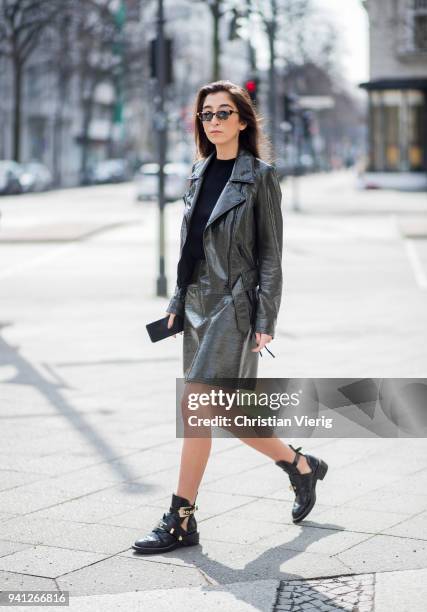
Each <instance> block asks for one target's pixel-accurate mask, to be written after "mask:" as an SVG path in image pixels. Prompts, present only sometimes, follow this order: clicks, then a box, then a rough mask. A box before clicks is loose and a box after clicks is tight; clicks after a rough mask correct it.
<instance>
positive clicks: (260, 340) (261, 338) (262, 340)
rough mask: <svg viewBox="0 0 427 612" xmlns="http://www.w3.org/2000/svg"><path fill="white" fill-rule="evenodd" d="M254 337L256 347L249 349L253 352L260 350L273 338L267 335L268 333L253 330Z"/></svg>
mask: <svg viewBox="0 0 427 612" xmlns="http://www.w3.org/2000/svg"><path fill="white" fill-rule="evenodd" d="M255 338H256V343H257V344H258V347H257V348H254V349H251V350H252V352H253V353H259V351H261V350H262V349H263V348H264V347H265V345H266V344H268V343H269V342H271V341H272V340H273V336H269V335H268V334H262V333H260V332H255Z"/></svg>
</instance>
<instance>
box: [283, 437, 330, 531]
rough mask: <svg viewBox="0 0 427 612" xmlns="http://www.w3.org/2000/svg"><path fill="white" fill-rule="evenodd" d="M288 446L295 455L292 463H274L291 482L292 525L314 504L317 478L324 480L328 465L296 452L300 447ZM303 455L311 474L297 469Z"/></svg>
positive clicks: (304, 515)
mask: <svg viewBox="0 0 427 612" xmlns="http://www.w3.org/2000/svg"><path fill="white" fill-rule="evenodd" d="M289 446H290V447H291V448H292V450H294V451H295V453H296V455H295V458H294V460H293V462H292V463H291V462H290V461H283V460H282V461H276V462H275V463H276V465H278V466H279V467H280V468H282V470H284V471H285V472H287V473H288V476H289V480H290V481H291V484H290V485H289V488H290V489H293V490H294V492H295V502H294V505H293V508H292V520H293V522H294V523H299V522H300V521H302V519H303V518H305V517H306V516H307V515H308V513H309V512H310V511H311V510H312V508H313V506H314V504H315V503H316V481H317V479H318V478H320V480H323V479H324V477H325V474H326V472H327V471H328V465H327V463H325V462H324V461H323V460H322V459H318V458H317V457H314V456H313V455H305V454H304V453H300V452H298V451H299V450H300V449H301V448H302V446H299V447H298V448H294V447H293V446H292V444H289ZM303 454H304V457H305V458H306V459H307V463H308V465H309V466H310V468H311V472H309V473H308V474H301V473H300V472H299V471H298V469H297V463H298V461H299V458H300V455H303Z"/></svg>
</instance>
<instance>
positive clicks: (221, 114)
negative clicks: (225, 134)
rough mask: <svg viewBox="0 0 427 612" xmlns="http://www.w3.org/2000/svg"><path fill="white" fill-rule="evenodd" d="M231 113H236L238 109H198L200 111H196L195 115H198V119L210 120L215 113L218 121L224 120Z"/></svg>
mask: <svg viewBox="0 0 427 612" xmlns="http://www.w3.org/2000/svg"><path fill="white" fill-rule="evenodd" d="M231 113H236V114H237V115H238V114H239V111H236V110H219V111H216V113H213V112H212V111H200V112H198V113H196V114H197V116H198V117H199V119H200V120H201V121H212V119H213V118H214V117H215V115H216V116H217V117H218V119H219V120H220V121H224V120H225V119H228V118H229V116H230V115H231Z"/></svg>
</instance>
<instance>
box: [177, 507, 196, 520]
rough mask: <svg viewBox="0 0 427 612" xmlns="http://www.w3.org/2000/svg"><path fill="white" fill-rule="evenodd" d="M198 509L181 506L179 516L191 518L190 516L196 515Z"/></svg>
mask: <svg viewBox="0 0 427 612" xmlns="http://www.w3.org/2000/svg"><path fill="white" fill-rule="evenodd" d="M196 509H197V506H181V507H180V508H178V514H179V516H180V517H181V518H184V517H186V516H190V514H194V511H195V510H196Z"/></svg>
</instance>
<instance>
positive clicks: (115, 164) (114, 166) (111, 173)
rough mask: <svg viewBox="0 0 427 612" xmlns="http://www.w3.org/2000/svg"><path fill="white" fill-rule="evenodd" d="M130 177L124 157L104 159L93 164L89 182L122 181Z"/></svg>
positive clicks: (128, 167) (130, 171) (97, 183)
mask: <svg viewBox="0 0 427 612" xmlns="http://www.w3.org/2000/svg"><path fill="white" fill-rule="evenodd" d="M131 178H132V170H131V168H130V165H129V162H128V161H127V160H126V159H119V158H117V159H104V160H102V161H99V162H96V163H95V165H94V166H93V168H92V170H91V172H90V177H89V182H90V183H92V184H95V185H99V184H102V183H122V182H124V181H128V180H130V179H131Z"/></svg>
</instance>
